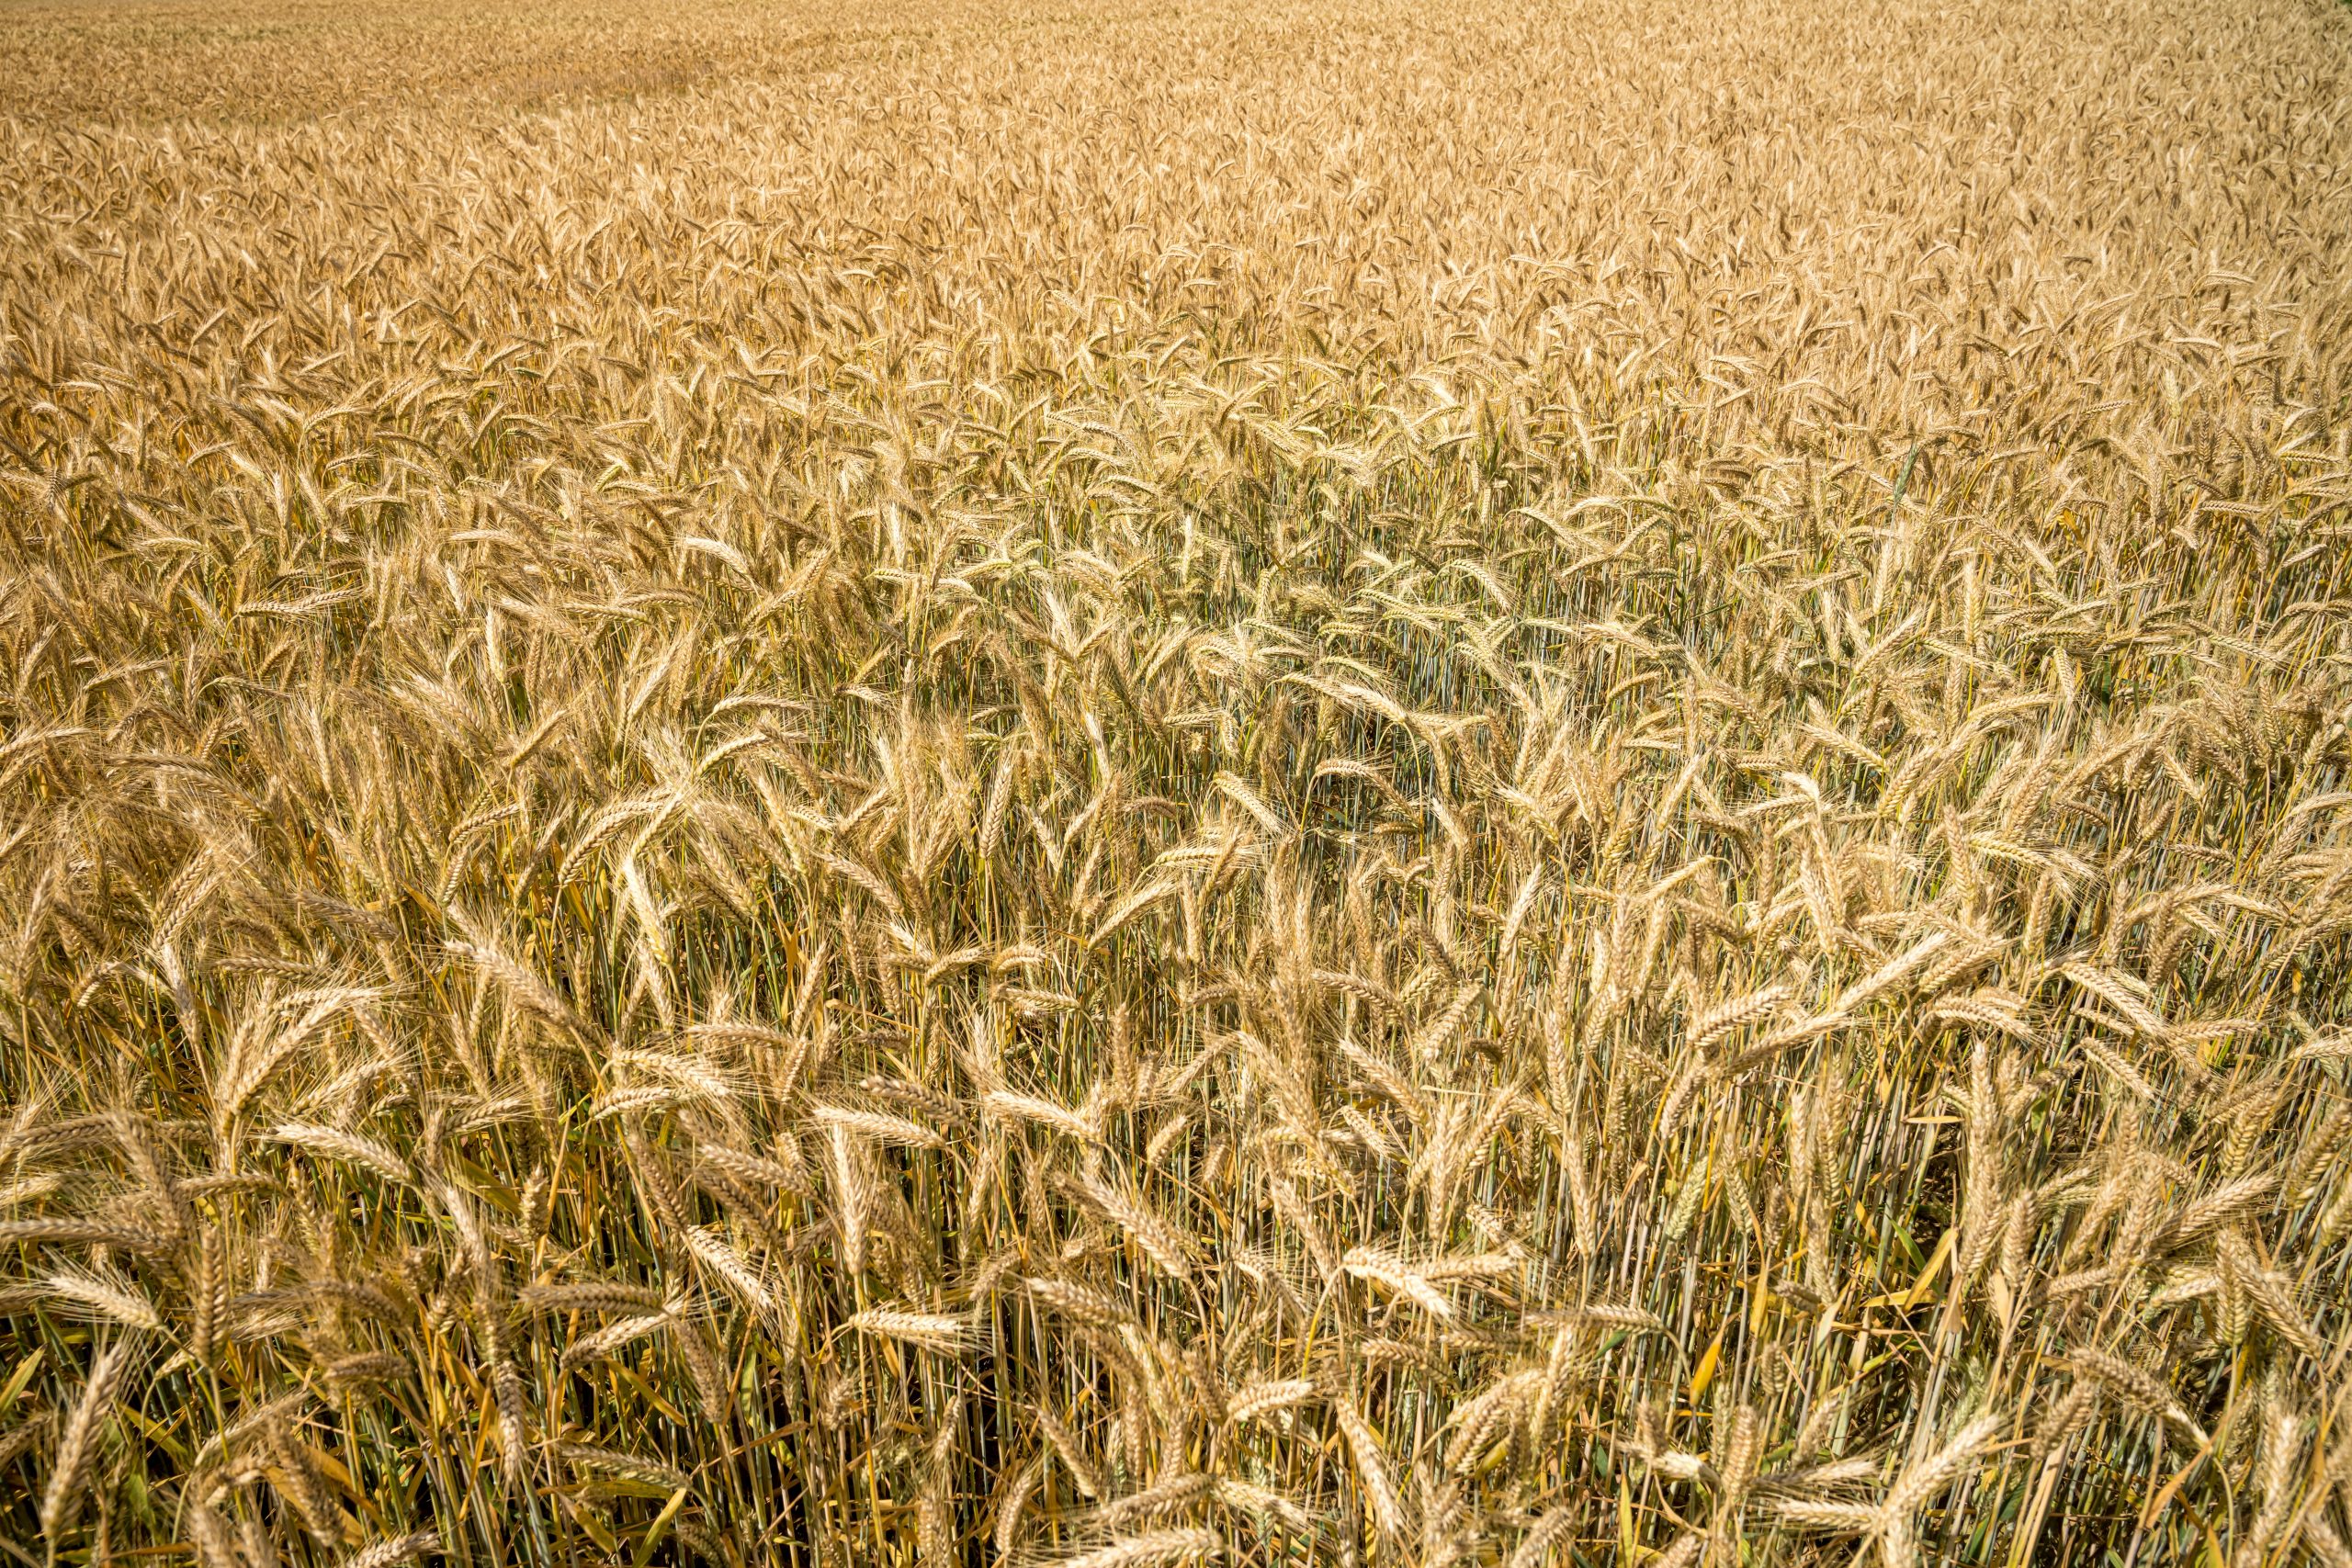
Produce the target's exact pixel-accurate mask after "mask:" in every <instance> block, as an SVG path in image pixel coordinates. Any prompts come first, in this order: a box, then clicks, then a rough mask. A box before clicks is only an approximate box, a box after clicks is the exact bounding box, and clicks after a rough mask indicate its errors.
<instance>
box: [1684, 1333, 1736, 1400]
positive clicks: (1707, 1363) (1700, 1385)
mask: <svg viewBox="0 0 2352 1568" xmlns="http://www.w3.org/2000/svg"><path fill="white" fill-rule="evenodd" d="M1730 1328H1731V1325H1729V1324H1725V1325H1724V1326H1723V1327H1721V1328H1718V1329H1716V1330H1715V1339H1714V1343H1713V1344H1712V1345H1709V1346H1708V1347H1707V1353H1706V1354H1705V1355H1703V1356H1702V1357H1700V1358H1699V1370H1698V1371H1695V1372H1692V1373H1691V1404H1698V1403H1699V1396H1700V1395H1701V1394H1702V1393H1706V1392H1707V1385H1708V1384H1709V1383H1711V1382H1714V1381H1715V1363H1716V1362H1718V1361H1720V1360H1722V1359H1724V1335H1725V1334H1726V1333H1728V1332H1729V1331H1730Z"/></svg>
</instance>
